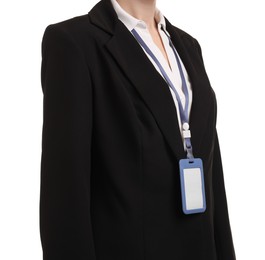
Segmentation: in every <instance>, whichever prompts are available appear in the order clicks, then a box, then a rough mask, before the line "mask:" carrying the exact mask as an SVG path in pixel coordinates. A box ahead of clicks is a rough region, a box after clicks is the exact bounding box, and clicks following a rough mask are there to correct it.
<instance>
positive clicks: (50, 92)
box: [40, 25, 96, 260]
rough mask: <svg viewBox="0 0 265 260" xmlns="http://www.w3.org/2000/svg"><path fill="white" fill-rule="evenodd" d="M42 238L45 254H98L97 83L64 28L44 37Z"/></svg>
mask: <svg viewBox="0 0 265 260" xmlns="http://www.w3.org/2000/svg"><path fill="white" fill-rule="evenodd" d="M41 83H42V91H43V126H42V127H43V128H42V153H41V185H40V186H41V187H40V238H41V243H42V248H43V259H44V260H68V259H69V260H70V259H71V260H73V259H75V260H95V259H96V258H95V253H94V244H93V236H92V226H91V217H90V197H91V196H90V175H91V135H92V88H91V78H90V75H89V70H88V67H87V65H86V60H85V58H84V55H83V53H82V51H81V48H79V47H78V44H77V43H76V42H75V40H74V38H73V37H72V36H71V35H70V33H68V32H67V31H66V30H65V29H64V28H61V27H60V26H58V25H50V26H48V27H47V28H46V30H45V32H44V36H43V39H42V65H41Z"/></svg>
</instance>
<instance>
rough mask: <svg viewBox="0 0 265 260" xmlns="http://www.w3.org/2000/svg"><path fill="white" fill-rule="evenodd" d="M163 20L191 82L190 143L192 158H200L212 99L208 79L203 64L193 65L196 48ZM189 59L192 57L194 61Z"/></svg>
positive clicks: (196, 53)
mask: <svg viewBox="0 0 265 260" xmlns="http://www.w3.org/2000/svg"><path fill="white" fill-rule="evenodd" d="M165 20H166V26H167V31H168V32H169V34H170V36H171V39H172V42H173V44H174V46H175V48H176V50H177V51H178V54H179V56H180V58H181V60H182V62H183V64H184V66H185V68H186V70H187V73H188V75H189V79H190V82H191V87H192V92H193V96H192V107H191V113H190V129H191V142H192V147H193V152H194V156H195V157H198V156H200V151H201V148H202V147H201V146H202V139H203V137H204V133H205V131H206V130H207V128H208V127H209V123H208V122H209V121H208V119H209V112H210V111H211V109H210V108H211V107H212V106H211V105H212V101H213V99H212V98H211V96H212V93H213V92H212V88H211V86H210V82H209V80H208V77H207V75H206V73H205V71H204V68H203V64H202V63H201V64H200V67H199V66H198V65H195V64H194V63H195V59H196V56H197V59H200V57H199V56H198V55H199V54H198V52H197V50H196V46H195V45H194V44H193V45H192V46H190V45H191V43H190V39H189V43H188V42H187V43H186V45H185V40H184V39H182V37H181V35H180V34H179V33H177V31H176V29H175V28H174V26H173V25H172V24H171V23H170V22H169V21H168V20H167V19H166V18H165ZM183 35H184V36H183V37H187V35H186V36H185V33H183ZM189 37H190V36H189ZM189 50H190V53H189ZM190 57H193V58H194V60H192V59H191V58H190ZM198 57H199V58H198Z"/></svg>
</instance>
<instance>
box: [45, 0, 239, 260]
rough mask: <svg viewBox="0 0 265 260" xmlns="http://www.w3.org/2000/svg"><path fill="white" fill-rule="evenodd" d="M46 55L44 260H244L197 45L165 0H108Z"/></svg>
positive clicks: (59, 34)
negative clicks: (238, 252) (160, 5)
mask: <svg viewBox="0 0 265 260" xmlns="http://www.w3.org/2000/svg"><path fill="white" fill-rule="evenodd" d="M42 55H43V60H42V89H43V94H44V101H43V105H44V117H43V133H42V134H43V136H42V157H41V193H40V234H41V242H42V247H43V259H44V260H68V259H69V260H70V259H71V260H73V259H74V260H111V259H113V260H114V259H115V260H161V259H163V260H173V259H174V260H176V259H180V260H193V259H196V260H234V259H235V254H234V249H233V242H232V236H231V231H230V224H229V217H228V211H227V203H226V195H225V188H224V180H223V173H222V164H221V157H220V151H219V144H218V137H217V134H216V99H215V95H214V92H213V90H212V88H211V86H210V83H209V80H208V77H207V75H206V72H205V68H204V65H203V60H202V55H201V49H200V46H199V44H198V42H197V41H196V40H195V39H194V38H193V37H191V36H190V35H189V34H187V33H186V32H184V31H182V30H180V29H178V28H176V27H175V26H173V25H172V24H170V22H169V21H168V20H167V19H166V18H165V17H164V16H163V15H162V14H161V12H160V11H159V10H158V9H157V8H156V1H155V0H101V1H100V2H99V3H98V4H97V5H95V6H94V7H93V9H92V10H91V11H90V12H89V13H88V15H83V16H80V17H75V18H73V19H70V20H67V21H63V22H60V23H57V24H53V25H50V26H48V27H47V29H46V31H45V33H44V37H43V42H42Z"/></svg>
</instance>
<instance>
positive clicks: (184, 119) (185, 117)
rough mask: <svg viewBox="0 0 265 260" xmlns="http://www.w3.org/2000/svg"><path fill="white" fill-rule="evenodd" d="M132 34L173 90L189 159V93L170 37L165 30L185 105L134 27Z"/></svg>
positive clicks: (190, 149) (190, 153)
mask: <svg viewBox="0 0 265 260" xmlns="http://www.w3.org/2000/svg"><path fill="white" fill-rule="evenodd" d="M162 30H163V31H164V28H163V27H162ZM131 32H132V34H133V35H134V37H135V38H136V40H137V41H138V42H139V44H140V45H141V46H142V47H143V48H144V49H145V51H146V52H147V53H148V55H149V56H150V57H151V58H152V59H153V60H154V62H155V63H156V65H157V66H158V68H159V70H160V71H161V73H162V75H163V77H164V79H165V81H166V82H167V84H168V85H169V87H170V88H171V89H172V90H173V92H174V94H175V96H176V99H177V101H178V107H179V114H180V119H181V123H182V131H183V137H184V141H185V146H186V149H187V158H189V159H191V158H194V157H193V152H192V146H191V139H190V138H191V133H190V130H189V113H188V107H189V95H188V87H187V83H186V80H185V77H184V73H183V70H182V66H181V63H180V60H179V57H178V54H177V51H176V49H175V47H174V45H173V43H172V41H171V39H170V37H169V36H168V35H167V33H166V32H165V31H164V32H165V34H166V36H167V37H168V40H169V45H170V47H171V48H172V49H173V52H174V54H175V57H176V61H177V64H178V68H179V73H180V77H181V85H182V90H183V93H184V95H185V100H186V102H185V107H183V106H182V103H181V100H180V96H179V94H178V92H177V90H176V88H175V86H174V84H173V83H172V82H171V80H170V78H169V77H168V75H167V73H166V72H165V70H164V68H163V67H162V65H161V63H160V62H159V61H158V59H157V58H156V56H155V55H154V54H153V52H152V51H151V50H150V49H149V47H148V46H147V45H146V43H145V42H144V40H143V39H142V38H141V36H140V35H139V34H138V33H137V32H136V30H135V29H132V31H131Z"/></svg>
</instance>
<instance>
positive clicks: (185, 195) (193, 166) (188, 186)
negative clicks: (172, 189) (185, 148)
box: [179, 158, 206, 214]
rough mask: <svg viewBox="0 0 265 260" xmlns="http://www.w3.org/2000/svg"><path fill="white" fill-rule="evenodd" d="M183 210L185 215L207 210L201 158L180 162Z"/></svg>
mask: <svg viewBox="0 0 265 260" xmlns="http://www.w3.org/2000/svg"><path fill="white" fill-rule="evenodd" d="M179 169H180V183H181V197H182V209H183V212H184V213H185V214H194V213H202V212H204V211H205V210H206V199H205V187H204V174H203V164H202V160H201V159H199V158H192V159H182V160H180V161H179Z"/></svg>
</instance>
